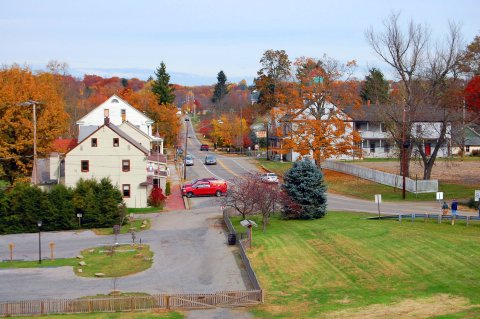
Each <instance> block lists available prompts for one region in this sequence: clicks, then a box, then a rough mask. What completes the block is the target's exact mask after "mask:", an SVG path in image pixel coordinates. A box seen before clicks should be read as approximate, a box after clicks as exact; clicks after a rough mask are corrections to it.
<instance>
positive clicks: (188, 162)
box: [185, 155, 193, 166]
mask: <svg viewBox="0 0 480 319" xmlns="http://www.w3.org/2000/svg"><path fill="white" fill-rule="evenodd" d="M185 165H186V166H193V156H192V155H187V156H185Z"/></svg>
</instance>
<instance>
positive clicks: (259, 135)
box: [255, 131, 267, 138]
mask: <svg viewBox="0 0 480 319" xmlns="http://www.w3.org/2000/svg"><path fill="white" fill-rule="evenodd" d="M255 134H256V135H257V138H265V137H267V131H257V132H255Z"/></svg>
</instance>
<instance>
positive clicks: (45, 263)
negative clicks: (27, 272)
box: [0, 258, 78, 268]
mask: <svg viewBox="0 0 480 319" xmlns="http://www.w3.org/2000/svg"><path fill="white" fill-rule="evenodd" d="M77 263H78V260H77V259H75V258H61V259H54V260H42V263H41V264H39V263H38V261H22V260H18V261H2V262H0V268H51V267H63V266H75V265H76V264H77Z"/></svg>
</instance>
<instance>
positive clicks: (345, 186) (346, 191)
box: [259, 159, 478, 201]
mask: <svg viewBox="0 0 480 319" xmlns="http://www.w3.org/2000/svg"><path fill="white" fill-rule="evenodd" d="M259 163H260V165H261V166H263V167H264V168H265V169H267V170H269V171H272V172H274V173H276V174H278V175H279V176H283V175H284V174H285V172H286V171H287V170H289V169H290V167H291V166H292V163H289V162H283V163H281V162H275V161H267V160H264V159H262V160H260V161H259ZM323 173H324V176H325V183H326V184H327V186H328V190H329V191H330V192H333V193H337V194H342V195H347V196H352V197H356V198H361V199H367V200H373V199H374V195H375V194H382V200H384V201H403V198H402V190H401V189H398V188H394V187H391V186H387V185H382V184H378V183H374V182H372V181H369V180H366V179H362V178H359V177H356V176H353V175H348V174H343V173H340V172H335V171H331V170H327V169H324V170H323ZM477 188H478V187H475V186H471V185H458V184H446V183H439V191H440V192H443V196H444V198H446V199H453V198H457V199H468V198H471V197H473V194H474V193H475V189H477ZM435 196H436V195H435V193H427V194H417V195H415V194H413V193H410V192H406V193H405V197H406V200H407V201H434V200H435Z"/></svg>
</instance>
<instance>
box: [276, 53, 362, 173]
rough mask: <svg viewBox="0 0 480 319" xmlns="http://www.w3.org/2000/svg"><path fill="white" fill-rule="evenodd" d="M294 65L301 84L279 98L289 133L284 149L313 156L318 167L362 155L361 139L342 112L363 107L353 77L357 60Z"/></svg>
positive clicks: (307, 61) (300, 61)
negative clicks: (350, 107) (335, 159)
mask: <svg viewBox="0 0 480 319" xmlns="http://www.w3.org/2000/svg"><path fill="white" fill-rule="evenodd" d="M294 65H295V67H296V80H297V81H296V82H295V83H291V84H290V85H288V86H286V87H285V89H284V92H283V94H282V95H281V96H280V97H279V99H280V105H281V107H280V110H283V112H284V114H285V115H286V116H283V121H284V122H286V124H287V127H288V131H289V132H288V134H287V135H286V136H285V139H284V148H286V149H292V150H294V151H296V152H298V153H300V154H301V155H308V154H311V155H312V156H313V158H314V159H315V163H316V164H317V166H320V164H321V162H322V161H323V160H325V159H328V158H331V157H339V156H342V155H348V156H355V155H357V156H358V155H359V154H360V153H359V151H360V150H359V148H358V147H357V143H358V142H359V141H360V136H359V134H358V133H357V132H356V131H354V130H353V127H352V123H351V122H350V121H349V119H348V118H347V116H346V114H345V113H343V112H342V107H345V106H347V105H358V106H359V105H360V100H359V97H358V93H357V92H358V88H357V85H358V82H357V81H354V80H353V79H351V78H350V76H351V74H352V72H353V70H354V68H355V66H356V65H355V61H351V62H348V63H347V64H345V65H344V64H341V63H340V62H338V61H336V60H334V59H332V58H328V57H326V56H324V57H323V58H322V59H320V60H315V59H313V58H304V57H303V58H298V59H297V60H296V62H295V64H294ZM277 112H278V111H277ZM275 117H277V118H278V115H275Z"/></svg>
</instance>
